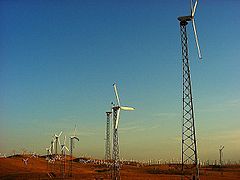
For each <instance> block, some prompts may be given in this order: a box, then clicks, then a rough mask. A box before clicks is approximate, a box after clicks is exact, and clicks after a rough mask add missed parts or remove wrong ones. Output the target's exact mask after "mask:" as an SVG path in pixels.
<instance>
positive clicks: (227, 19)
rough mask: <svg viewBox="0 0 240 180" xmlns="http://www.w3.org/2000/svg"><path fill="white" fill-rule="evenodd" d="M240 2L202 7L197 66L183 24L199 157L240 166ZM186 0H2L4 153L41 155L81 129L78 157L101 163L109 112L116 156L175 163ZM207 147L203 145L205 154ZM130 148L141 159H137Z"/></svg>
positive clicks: (0, 69)
mask: <svg viewBox="0 0 240 180" xmlns="http://www.w3.org/2000/svg"><path fill="white" fill-rule="evenodd" d="M239 8H240V2H238V1H236V0H228V1H226V0H220V1H206V0H202V1H201V0H200V2H199V4H198V8H197V12H196V24H197V30H198V34H199V41H200V46H201V49H202V54H203V61H202V62H200V61H198V59H197V51H196V48H195V44H194V39H193V33H192V32H193V31H192V27H191V24H189V25H188V32H189V51H190V62H191V72H192V85H193V97H194V105H195V116H196V126H197V139H198V145H199V146H198V149H199V157H200V159H203V160H204V159H212V160H214V159H217V158H218V147H219V146H220V145H221V144H224V145H225V149H224V153H225V154H224V158H226V159H230V160H239V159H240V154H239V151H240V141H239V139H240V121H239V120H240V113H239V108H240V91H239V89H240V83H239V77H240V61H239V58H240V43H239V39H240V35H239V32H240V21H239V17H240V12H239ZM188 13H189V4H188V1H187V0H186V1H180V0H174V1H167V0H163V1H157V0H151V1H144V0H140V1H135V0H132V1H101V2H100V1H83V0H81V1H71V2H69V1H7V0H3V1H1V2H0V26H1V28H0V39H1V41H0V59H1V60H0V63H1V67H0V83H1V88H0V99H1V103H0V113H1V116H0V118H1V121H0V122H1V127H0V130H1V131H0V135H1V136H0V143H1V146H0V152H1V153H11V152H12V150H16V151H21V149H22V148H26V149H28V150H29V151H37V152H39V153H45V152H44V151H45V147H47V146H48V145H49V143H50V139H51V136H52V135H53V134H55V133H58V132H60V131H61V130H62V131H63V132H64V135H67V136H69V135H70V134H71V133H72V132H73V129H74V125H75V124H76V125H77V134H78V135H79V138H80V142H79V144H78V145H77V149H76V155H83V154H87V155H91V156H94V157H98V158H102V157H104V133H105V120H106V117H105V111H108V110H109V109H110V103H111V102H112V101H114V100H115V97H114V93H113V87H112V84H113V83H114V82H116V83H117V84H118V88H119V94H120V98H121V102H122V104H124V105H131V106H134V107H135V108H136V111H134V112H122V114H121V121H120V128H119V131H120V132H119V133H120V149H121V157H123V158H134V159H166V160H167V159H171V158H175V159H177V158H180V152H181V149H180V147H181V144H180V143H181V141H180V140H181V139H180V138H181V116H182V114H181V109H182V107H181V105H182V103H181V99H182V94H181V93H182V87H181V85H182V79H181V77H182V74H181V65H182V64H181V46H180V32H179V22H178V20H177V17H178V16H181V15H188ZM206 147H207V148H206ZM136 149H137V151H138V152H136Z"/></svg>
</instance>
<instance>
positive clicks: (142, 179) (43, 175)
mask: <svg viewBox="0 0 240 180" xmlns="http://www.w3.org/2000/svg"><path fill="white" fill-rule="evenodd" d="M26 157H27V156H24V157H23V156H16V157H8V158H0V179H1V180H2V179H3V180H4V179H8V180H10V179H42V180H43V179H63V178H61V177H62V175H61V173H60V167H61V166H60V162H59V161H58V162H56V163H55V164H48V163H47V161H46V160H45V158H43V157H39V158H29V162H28V165H27V166H26V165H25V164H24V163H23V161H22V158H26ZM67 170H68V165H67V166H66V177H65V178H64V179H111V176H110V171H109V170H108V167H107V166H106V165H96V164H94V163H86V164H84V163H79V162H73V176H72V177H71V178H70V177H68V171H67ZM51 172H53V173H54V174H53V175H54V176H55V177H54V178H50V176H49V175H48V174H49V173H51ZM120 174H121V179H123V180H124V179H139V180H148V179H155V180H156V179H162V180H168V179H169V180H180V179H181V176H180V175H178V174H179V170H178V168H177V166H176V165H175V166H174V165H151V166H141V165H139V164H136V163H135V164H130V165H126V164H125V165H123V166H122V167H121V171H120ZM200 179H201V180H237V179H240V165H235V166H228V167H223V168H222V169H221V170H220V169H218V168H213V167H207V168H200Z"/></svg>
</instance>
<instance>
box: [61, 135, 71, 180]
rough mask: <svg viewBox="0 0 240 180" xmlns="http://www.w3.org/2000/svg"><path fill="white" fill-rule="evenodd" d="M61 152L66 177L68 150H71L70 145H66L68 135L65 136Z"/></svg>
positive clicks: (63, 172) (63, 174)
mask: <svg viewBox="0 0 240 180" xmlns="http://www.w3.org/2000/svg"><path fill="white" fill-rule="evenodd" d="M61 147H62V148H61V152H62V176H63V178H64V177H65V169H66V167H65V165H66V163H65V162H66V150H67V151H69V149H68V147H67V146H66V136H65V137H64V141H63V144H62V145H61Z"/></svg>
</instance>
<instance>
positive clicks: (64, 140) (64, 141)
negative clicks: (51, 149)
mask: <svg viewBox="0 0 240 180" xmlns="http://www.w3.org/2000/svg"><path fill="white" fill-rule="evenodd" d="M65 144H66V136H65V137H64V145H65Z"/></svg>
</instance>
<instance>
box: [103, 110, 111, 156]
mask: <svg viewBox="0 0 240 180" xmlns="http://www.w3.org/2000/svg"><path fill="white" fill-rule="evenodd" d="M106 114H107V124H106V138H105V160H110V159H111V150H110V149H111V139H110V120H111V114H112V112H106Z"/></svg>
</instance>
